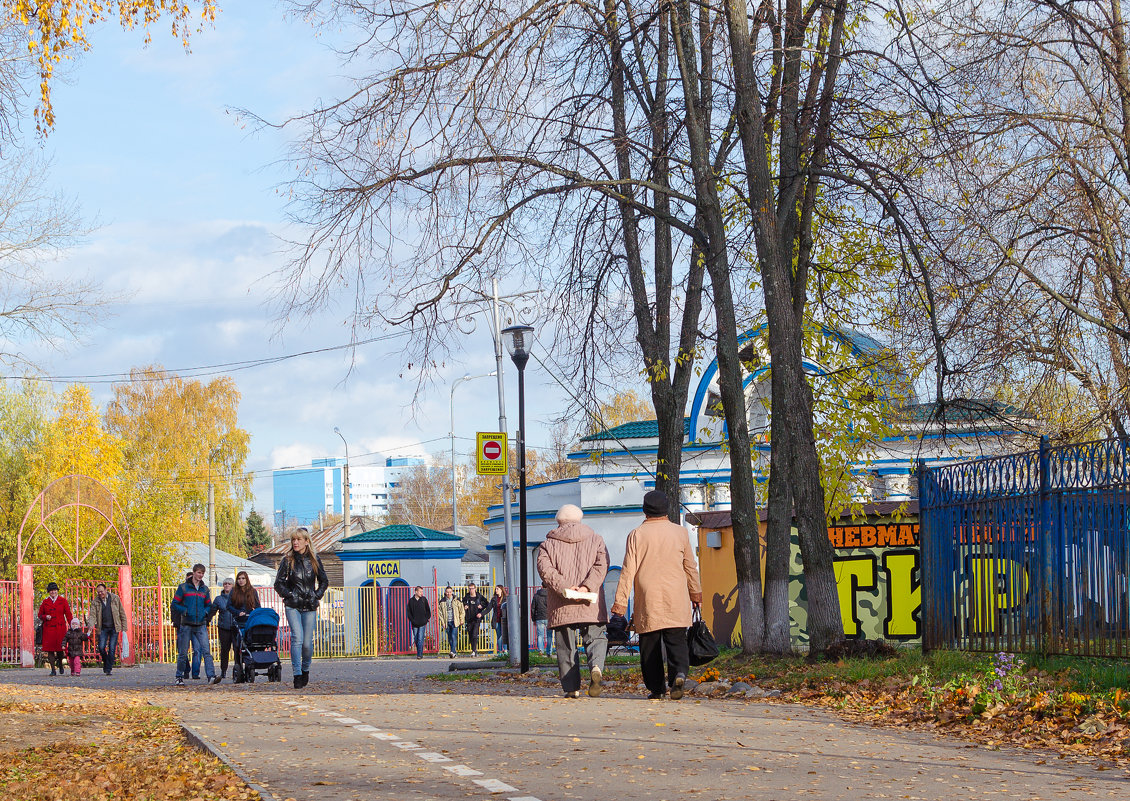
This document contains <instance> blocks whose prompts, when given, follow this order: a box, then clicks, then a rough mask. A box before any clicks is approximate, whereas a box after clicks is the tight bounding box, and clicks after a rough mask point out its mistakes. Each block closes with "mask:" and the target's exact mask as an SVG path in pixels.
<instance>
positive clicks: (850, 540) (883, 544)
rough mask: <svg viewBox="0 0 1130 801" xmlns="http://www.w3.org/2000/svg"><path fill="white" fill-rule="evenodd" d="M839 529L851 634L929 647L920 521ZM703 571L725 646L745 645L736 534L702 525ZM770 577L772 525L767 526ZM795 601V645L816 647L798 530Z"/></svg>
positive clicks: (837, 548) (838, 558)
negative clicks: (923, 614)
mask: <svg viewBox="0 0 1130 801" xmlns="http://www.w3.org/2000/svg"><path fill="white" fill-rule="evenodd" d="M841 522H842V525H835V526H831V527H829V529H828V538H829V539H830V540H831V542H832V547H833V549H834V552H835V556H834V559H835V570H836V584H837V586H838V588H839V595H840V613H841V614H842V615H843V621H844V632H845V634H847V636H848V637H850V638H854V639H869V640H874V639H884V640H892V641H896V642H904V643H918V642H920V641H921V636H922V634H921V615H920V611H921V607H922V591H921V574H920V572H919V540H918V520H917V517H916V516H915V515H905V516H903V517H901V518H900V519H895V518H893V517H889V516H888V517H883V516H874V517H870V518H868V519H867V520H866V521H864V522H859V521H853V520H844V521H841ZM698 543H699V549H698V555H699V569H700V571H701V573H702V586H703V610H702V611H703V619H704V620H706V622H707V625H708V626H710V629H711V631H712V632H713V634H714V638H715V639H716V640H717V641H718V642H719V643H729V644H731V645H738V644H740V642H741V623H740V618H739V614H738V599H737V572H736V569H735V566H734V537H733V530H732V529H731V528H729V527H728V526H726V527H719V528H717V529H714V530H709V529H707V528H706V527H700V528H699V533H698ZM761 543H762V554H763V556H762V559H763V561H762V576H764V546H765V524H764V522H763V523H762V524H761ZM789 598H790V601H791V603H790V617H791V621H790V622H791V631H792V639H793V645H794V647H804V646H806V645H807V644H808V633H807V626H806V624H807V617H808V597H807V594H806V592H805V587H804V569H803V565H802V563H801V557H800V547H799V544H798V542H797V538H796V530H795V529H794V531H793V537H792V543H791V554H790V578H789Z"/></svg>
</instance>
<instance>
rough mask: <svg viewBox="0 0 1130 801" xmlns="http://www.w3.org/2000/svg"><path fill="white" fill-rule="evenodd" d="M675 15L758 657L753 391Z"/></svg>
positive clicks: (746, 648)
mask: <svg viewBox="0 0 1130 801" xmlns="http://www.w3.org/2000/svg"><path fill="white" fill-rule="evenodd" d="M674 11H675V19H674V24H675V29H674V31H673V32H672V39H673V43H674V46H675V53H676V57H677V60H678V67H679V74H680V77H681V83H682V89H683V97H684V101H685V102H684V106H685V111H686V121H685V124H686V129H687V140H688V144H689V150H690V161H691V171H692V173H693V176H694V188H695V205H696V208H697V210H698V220H699V221H700V222H701V228H702V231H703V233H704V235H705V236H704V238H703V244H702V249H703V255H704V256H705V263H706V272H707V273H708V274H709V275H710V286H711V294H712V296H713V299H714V319H715V324H716V328H717V335H718V341H717V348H716V353H717V359H718V383H719V389H720V391H721V395H722V410H723V413H724V415H725V419H726V428H727V439H728V442H729V446H730V496H731V522H732V524H733V528H734V562H735V567H736V570H737V578H738V607H739V609H740V611H741V619H742V650H743V652H745V653H756V652H757V651H760V650H761V642H762V637H763V636H764V634H765V620H764V607H763V606H762V604H763V597H762V593H761V540H760V536H759V532H758V525H757V489H756V486H755V484H754V480H753V463H752V461H751V458H750V457H751V454H750V442H749V418H748V415H747V413H746V403H745V389H744V387H743V386H742V365H741V358H740V356H739V355H738V332H737V322H736V318H735V312H734V297H733V292H732V288H731V285H730V264H729V253H728V249H727V239H726V224H725V220H724V218H723V216H722V204H721V199H720V198H719V195H718V186H717V182H716V177H715V175H714V171H713V169H712V166H711V161H710V144H709V143H710V137H709V132H708V131H707V129H706V127H705V121H704V112H703V103H702V98H701V96H700V94H699V91H700V87H701V86H702V84H701V80H700V75H701V71H700V68H699V63H698V58H699V56H698V49H697V47H696V44H695V38H694V28H695V21H694V17H693V15H692V13H691V8H690V2H689V0H676V3H675V4H674Z"/></svg>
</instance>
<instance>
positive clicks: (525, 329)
mask: <svg viewBox="0 0 1130 801" xmlns="http://www.w3.org/2000/svg"><path fill="white" fill-rule="evenodd" d="M502 339H503V341H504V342H505V343H506V350H507V351H509V352H510V358H511V359H512V360H513V361H514V364H516V365H518V369H519V370H521V369H522V368H524V367H525V366H526V362H527V361H529V359H530V345H532V344H533V341H534V327H533V326H532V325H512V326H510V327H509V328H504V329H502Z"/></svg>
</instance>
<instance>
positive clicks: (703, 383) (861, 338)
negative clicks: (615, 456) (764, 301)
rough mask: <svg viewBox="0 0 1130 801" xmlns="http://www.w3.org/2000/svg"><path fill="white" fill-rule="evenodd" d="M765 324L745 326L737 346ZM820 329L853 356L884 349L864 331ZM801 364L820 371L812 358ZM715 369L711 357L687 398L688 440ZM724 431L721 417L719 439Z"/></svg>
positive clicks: (754, 377)
mask: <svg viewBox="0 0 1130 801" xmlns="http://www.w3.org/2000/svg"><path fill="white" fill-rule="evenodd" d="M768 328H769V324H768V323H763V324H762V325H760V326H758V327H757V328H751V329H749V330H747V331H746V332H744V333H743V334H741V335H740V336H738V348H739V349H740V348H741V347H742V346H743V345H745V344H746V343H747V342H750V341H751V340H754V339H757V338H759V337H760V336H761V335H762V334H763V333H765V331H767V330H768ZM820 331H821V333H822V334H824V336H825V337H827V338H829V339H835V340H838V341H839V342H842V343H844V344H845V345H847V346H848V347H849V348H851V352H852V354H853V355H854V356H856V357H857V358H861V359H862V358H864V357H866V356H867V355H868V354H869V353H876V352H878V351H881V350H884V346H883V344H882V343H881V342H879V341H878V340H877V339H873V338H872V337H869V336H867V335H866V334H862V333H860V332H858V331H840V330H838V329H835V328H830V327H829V326H826V325H821V326H820ZM803 365H804V369H805V370H806V371H810V372H812V373H814V374H816V375H821V374H822V373H823V369H822V368H821V367H820V366H819V365H818V364H816V363H815V362H812V361H810V360H808V359H805V360H804V361H803ZM768 369H769V365H765V366H763V367H759V368H758V369H757V370H755V371H754V372H753V373H751V374H750V375H749V376H747V377H746V378H745V379H744V381H743V382H742V390H743V391H744V390H745V388H746V387H748V386H749V385H750V384H751V383H753V382H754V381H756V380H758V379H759V378H760V377H761V376H762V375H764V373H765V371H766V370H768ZM717 372H718V358H717V357H715V358H714V359H712V360H711V361H710V364H708V365H707V366H706V368H705V369H704V370H703V371H702V378H701V379H699V382H698V387H697V388H696V389H695V393H694V400H693V401H692V402H691V410H690V415H689V416H690V421H691V422H690V426H691V431H690V434H691V438H692V441H693V438H694V437H695V436H696V435H697V434H698V429H699V424H698V421H699V418H701V417H702V414H703V405H704V404H705V402H706V393H707V390H708V389H709V388H710V384H711V382H713V380H714V375H715V374H716V373H717ZM727 433H728V429H727V427H726V423H725V420H723V422H722V438H723V439H725V438H726V435H727Z"/></svg>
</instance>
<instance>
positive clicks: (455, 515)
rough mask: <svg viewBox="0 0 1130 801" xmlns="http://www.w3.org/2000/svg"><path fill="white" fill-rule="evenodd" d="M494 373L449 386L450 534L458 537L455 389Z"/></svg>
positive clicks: (465, 377)
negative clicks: (461, 384) (462, 384)
mask: <svg viewBox="0 0 1130 801" xmlns="http://www.w3.org/2000/svg"><path fill="white" fill-rule="evenodd" d="M492 375H494V373H483V374H482V375H465V376H461V377H460V378H457V379H455V381H453V382H452V384H451V404H450V407H451V430H450V431H449V432H448V435H449V436H450V437H451V533H452V534H454V535H455V536H456V537H458V536H459V497H458V495H457V493H456V488H455V388H456V387H457V386H459V384H460V383H461V382H463V381H474V380H475V379H476V378H490V377H491V376H492Z"/></svg>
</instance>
